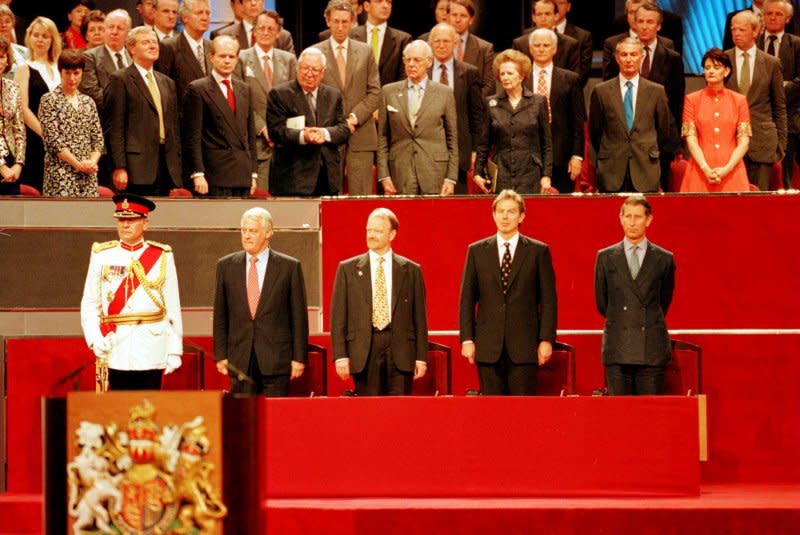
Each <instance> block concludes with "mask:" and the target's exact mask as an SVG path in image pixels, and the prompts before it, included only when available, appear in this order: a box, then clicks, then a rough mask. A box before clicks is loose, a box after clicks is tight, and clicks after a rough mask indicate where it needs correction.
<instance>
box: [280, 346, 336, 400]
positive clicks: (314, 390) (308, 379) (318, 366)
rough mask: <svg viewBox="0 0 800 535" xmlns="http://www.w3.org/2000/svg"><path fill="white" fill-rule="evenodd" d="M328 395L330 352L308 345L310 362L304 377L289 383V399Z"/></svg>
mask: <svg viewBox="0 0 800 535" xmlns="http://www.w3.org/2000/svg"><path fill="white" fill-rule="evenodd" d="M311 395H314V396H327V395H328V350H327V349H326V348H324V347H322V346H318V345H316V344H308V361H307V362H306V368H305V370H304V371H303V375H301V376H300V377H298V378H297V379H294V380H292V381H289V397H309V396H311Z"/></svg>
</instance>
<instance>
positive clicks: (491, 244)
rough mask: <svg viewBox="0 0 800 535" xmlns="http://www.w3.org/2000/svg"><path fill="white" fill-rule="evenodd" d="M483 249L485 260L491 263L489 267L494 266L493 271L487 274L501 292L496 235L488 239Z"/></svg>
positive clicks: (501, 283)
mask: <svg viewBox="0 0 800 535" xmlns="http://www.w3.org/2000/svg"><path fill="white" fill-rule="evenodd" d="M484 247H485V248H486V258H487V259H488V260H489V261H490V262H491V265H493V266H495V267H494V268H493V269H490V270H489V272H490V273H491V274H492V278H493V279H494V281H495V284H497V287H498V288H499V289H500V291H501V292H502V291H503V281H502V280H501V278H500V257H499V256H498V253H497V251H498V249H497V247H498V245H497V235H496V234H495V235H494V236H492V237H491V238H488V239H487V240H486V241H485V242H484Z"/></svg>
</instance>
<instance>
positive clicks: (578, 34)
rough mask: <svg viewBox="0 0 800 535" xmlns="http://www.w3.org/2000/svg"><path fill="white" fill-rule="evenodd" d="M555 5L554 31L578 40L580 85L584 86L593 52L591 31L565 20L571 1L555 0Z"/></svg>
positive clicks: (590, 70)
mask: <svg viewBox="0 0 800 535" xmlns="http://www.w3.org/2000/svg"><path fill="white" fill-rule="evenodd" d="M556 7H557V8H558V9H557V10H556V26H555V28H554V30H555V32H556V33H557V34H558V33H560V34H564V35H568V36H569V37H572V38H573V39H575V40H576V41H578V45H579V46H580V52H581V53H580V56H581V73H582V76H581V87H584V86H585V85H586V82H587V81H588V80H589V74H590V73H591V72H592V55H593V54H594V41H593V40H592V32H590V31H588V30H584V29H583V28H581V27H580V26H575V25H574V24H572V23H571V22H569V21H568V20H567V14H568V13H569V12H570V11H571V10H572V2H571V1H570V0H556Z"/></svg>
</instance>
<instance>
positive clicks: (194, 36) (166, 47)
mask: <svg viewBox="0 0 800 535" xmlns="http://www.w3.org/2000/svg"><path fill="white" fill-rule="evenodd" d="M180 15H181V20H182V21H183V32H181V33H180V34H178V35H176V36H174V37H168V38H167V39H164V40H163V41H161V42H160V43H159V54H158V62H157V63H156V69H158V71H159V72H163V73H164V74H166V75H167V76H169V77H170V78H172V80H173V81H174V82H175V90H176V92H177V96H178V106H179V107H180V110H181V116H183V115H182V113H183V98H184V96H185V94H186V88H187V87H188V86H189V84H190V83H191V82H193V81H194V80H198V79H200V78H205V77H206V76H208V74H209V73H210V72H211V61H210V60H209V52H210V51H211V41H209V40H208V39H203V34H204V33H205V32H206V30H208V25H209V22H210V21H211V8H210V7H209V4H208V0H184V1H183V2H182V3H181V7H180Z"/></svg>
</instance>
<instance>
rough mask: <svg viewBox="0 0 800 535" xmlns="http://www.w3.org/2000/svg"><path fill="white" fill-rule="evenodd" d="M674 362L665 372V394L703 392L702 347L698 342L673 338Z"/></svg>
mask: <svg viewBox="0 0 800 535" xmlns="http://www.w3.org/2000/svg"><path fill="white" fill-rule="evenodd" d="M671 343H672V362H671V363H670V365H669V366H667V369H666V372H665V373H664V394H670V395H678V396H683V395H686V396H691V395H695V394H701V393H702V387H703V385H702V373H701V372H702V349H701V348H700V346H699V345H697V344H692V343H689V342H684V341H682V340H674V339H673V340H671Z"/></svg>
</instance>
